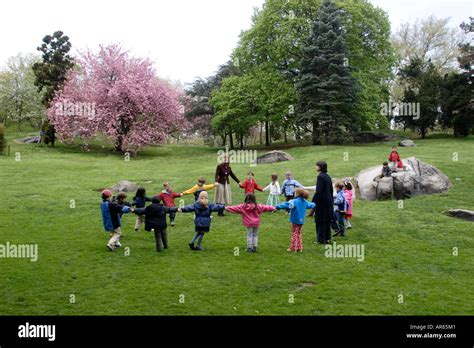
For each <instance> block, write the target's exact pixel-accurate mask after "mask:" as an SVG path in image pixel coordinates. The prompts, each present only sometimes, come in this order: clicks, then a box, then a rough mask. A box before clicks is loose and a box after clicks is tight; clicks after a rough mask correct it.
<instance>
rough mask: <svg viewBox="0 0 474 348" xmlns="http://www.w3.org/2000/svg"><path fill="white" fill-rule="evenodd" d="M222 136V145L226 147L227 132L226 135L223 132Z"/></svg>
mask: <svg viewBox="0 0 474 348" xmlns="http://www.w3.org/2000/svg"><path fill="white" fill-rule="evenodd" d="M221 138H222V146H224V147H225V145H226V144H227V133H224V135H222V134H221Z"/></svg>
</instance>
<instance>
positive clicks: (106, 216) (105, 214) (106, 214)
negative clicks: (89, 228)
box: [100, 201, 114, 232]
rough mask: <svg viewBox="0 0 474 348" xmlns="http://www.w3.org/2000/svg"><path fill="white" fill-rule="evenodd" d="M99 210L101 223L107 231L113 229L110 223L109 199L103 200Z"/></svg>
mask: <svg viewBox="0 0 474 348" xmlns="http://www.w3.org/2000/svg"><path fill="white" fill-rule="evenodd" d="M100 210H101V212H102V224H103V225H104V229H105V230H106V231H107V232H110V231H113V229H114V226H113V224H112V216H111V215H110V209H109V201H103V202H102V203H101V204H100Z"/></svg>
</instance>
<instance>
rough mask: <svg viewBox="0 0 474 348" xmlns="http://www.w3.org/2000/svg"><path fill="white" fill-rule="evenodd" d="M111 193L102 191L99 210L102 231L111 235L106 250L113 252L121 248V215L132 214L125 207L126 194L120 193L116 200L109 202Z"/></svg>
mask: <svg viewBox="0 0 474 348" xmlns="http://www.w3.org/2000/svg"><path fill="white" fill-rule="evenodd" d="M111 196H112V192H111V191H110V190H104V191H102V203H101V205H100V209H101V211H102V222H103V224H104V229H105V230H106V231H107V232H110V233H112V237H111V238H110V240H109V242H108V243H107V248H109V250H110V251H114V250H115V249H116V248H119V247H121V246H122V245H121V244H120V237H121V236H122V214H127V213H130V212H133V209H131V208H130V207H129V206H127V205H125V199H126V198H127V194H126V193H124V192H120V193H119V194H118V195H117V198H116V200H112V201H110V197H111Z"/></svg>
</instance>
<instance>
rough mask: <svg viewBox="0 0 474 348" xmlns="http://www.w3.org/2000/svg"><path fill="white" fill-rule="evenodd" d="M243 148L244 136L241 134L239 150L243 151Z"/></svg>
mask: <svg viewBox="0 0 474 348" xmlns="http://www.w3.org/2000/svg"><path fill="white" fill-rule="evenodd" d="M243 148H244V136H243V134H241V135H240V149H241V150H243Z"/></svg>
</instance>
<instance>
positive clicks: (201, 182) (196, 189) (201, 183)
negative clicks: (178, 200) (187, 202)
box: [183, 178, 217, 201]
mask: <svg viewBox="0 0 474 348" xmlns="http://www.w3.org/2000/svg"><path fill="white" fill-rule="evenodd" d="M205 183H206V179H204V178H199V179H198V182H197V184H196V185H194V186H193V187H191V188H190V189H188V190H186V191H183V195H191V194H194V200H195V201H197V200H198V197H199V194H200V193H201V192H202V191H209V190H212V189H213V188H214V187H216V186H217V183H214V184H209V185H205Z"/></svg>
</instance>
